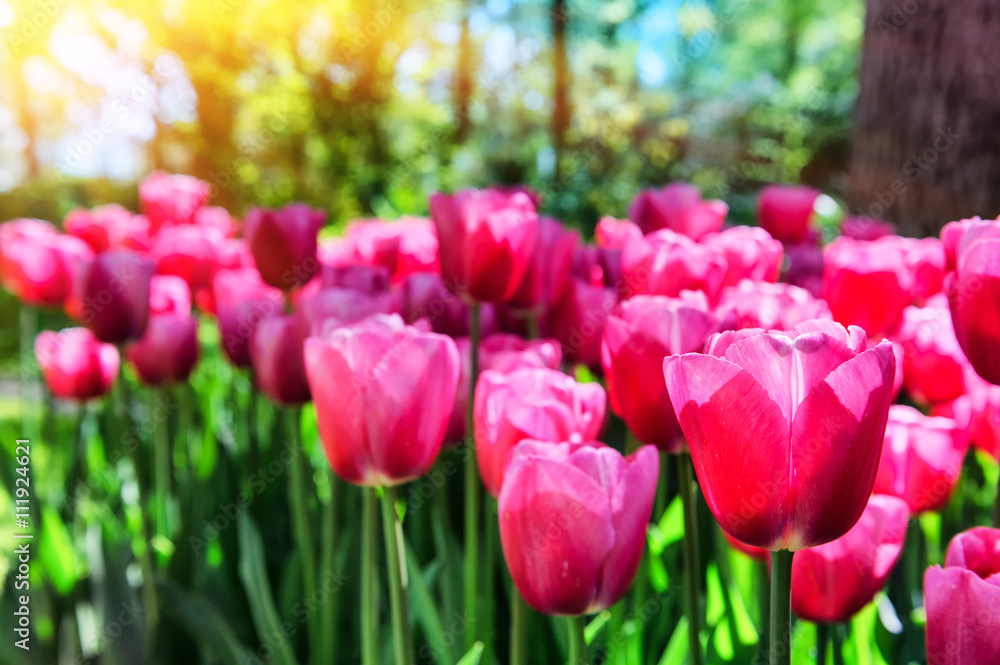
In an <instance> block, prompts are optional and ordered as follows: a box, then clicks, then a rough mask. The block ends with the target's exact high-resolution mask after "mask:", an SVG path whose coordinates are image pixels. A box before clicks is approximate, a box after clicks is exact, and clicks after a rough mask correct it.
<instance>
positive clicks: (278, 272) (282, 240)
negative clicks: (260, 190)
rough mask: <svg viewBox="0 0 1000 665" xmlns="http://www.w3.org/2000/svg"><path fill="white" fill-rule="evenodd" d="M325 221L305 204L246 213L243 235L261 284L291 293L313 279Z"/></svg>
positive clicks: (259, 209) (316, 270) (324, 218)
mask: <svg viewBox="0 0 1000 665" xmlns="http://www.w3.org/2000/svg"><path fill="white" fill-rule="evenodd" d="M325 221H326V213H325V212H324V211H322V210H316V209H313V208H310V207H309V206H308V205H306V204H304V203H293V204H291V205H287V206H285V207H284V208H280V209H278V210H266V209H263V208H251V209H250V210H248V211H247V214H246V221H245V222H244V225H243V235H244V237H245V238H246V239H247V241H248V242H249V243H250V252H251V253H252V254H253V258H254V262H255V263H256V264H257V269H258V270H259V271H260V276H261V277H263V278H264V281H265V282H267V283H268V284H270V285H271V286H274V287H276V288H279V289H281V290H282V291H291V290H293V289H297V288H299V287H301V286H303V285H304V284H305V283H306V282H308V281H309V280H310V279H312V278H313V275H315V274H316V273H317V272H318V271H319V267H320V266H319V260H318V259H317V238H318V236H319V230H320V228H321V227H322V226H323V223H324V222H325Z"/></svg>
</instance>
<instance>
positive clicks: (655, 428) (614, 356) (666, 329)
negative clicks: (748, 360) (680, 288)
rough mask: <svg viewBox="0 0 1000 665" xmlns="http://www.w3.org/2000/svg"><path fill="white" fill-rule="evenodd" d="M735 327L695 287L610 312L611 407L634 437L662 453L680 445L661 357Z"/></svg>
mask: <svg viewBox="0 0 1000 665" xmlns="http://www.w3.org/2000/svg"><path fill="white" fill-rule="evenodd" d="M733 327H735V318H734V316H733V315H732V314H731V313H729V314H720V313H718V312H716V311H714V310H713V309H712V307H711V306H710V305H709V304H708V299H707V298H706V297H705V294H704V293H701V292H698V291H684V292H682V293H681V296H680V297H678V298H668V297H666V296H635V297H634V298H630V299H628V300H626V301H624V302H622V303H621V304H620V305H619V306H618V309H617V311H616V312H613V313H612V314H611V316H609V317H608V322H607V324H606V325H605V327H604V336H603V338H602V340H601V366H602V367H603V368H604V375H605V376H606V377H607V385H608V396H609V398H610V400H611V408H612V409H613V410H614V412H615V413H617V414H618V415H619V416H621V417H622V418H623V419H624V420H625V424H626V425H628V427H629V429H630V430H632V432H633V433H634V434H635V436H636V438H638V439H639V440H640V441H642V442H643V443H648V444H652V445H655V446H656V447H657V448H659V449H660V450H663V451H665V452H670V453H677V452H680V451H681V450H682V449H683V447H684V444H683V440H682V439H681V438H680V427H679V426H678V425H677V419H676V418H675V417H674V410H673V407H672V406H671V404H670V397H669V396H668V395H667V387H666V386H665V385H664V383H663V381H662V377H663V374H662V372H663V368H662V364H663V358H664V357H665V356H669V355H673V354H675V353H691V352H693V351H701V350H702V349H703V348H704V347H705V340H707V339H708V337H709V335H712V334H713V333H716V332H720V331H722V330H727V329H730V328H733ZM535 438H540V437H535Z"/></svg>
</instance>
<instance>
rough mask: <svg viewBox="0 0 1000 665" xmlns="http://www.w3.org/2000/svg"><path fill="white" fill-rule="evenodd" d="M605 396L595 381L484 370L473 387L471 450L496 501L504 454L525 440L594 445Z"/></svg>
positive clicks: (529, 371) (556, 374) (532, 372)
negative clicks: (472, 441)
mask: <svg viewBox="0 0 1000 665" xmlns="http://www.w3.org/2000/svg"><path fill="white" fill-rule="evenodd" d="M606 406H607V395H605V393H604V389H603V388H601V386H600V384H598V383H577V382H576V381H575V380H574V379H573V378H572V377H570V376H567V375H565V374H563V373H562V372H560V371H558V370H553V369H537V368H526V369H516V370H514V371H512V372H509V373H504V372H501V371H497V370H487V371H485V372H483V373H482V374H480V375H479V382H478V383H477V384H476V407H475V423H476V426H475V430H474V434H475V443H476V445H475V447H476V460H477V461H478V463H479V474H480V475H481V476H482V478H483V484H484V485H485V486H486V490H487V491H488V492H489V493H490V494H491V495H492V496H493V497H494V498H496V497H497V496H498V495H499V494H500V488H501V487H502V486H503V478H504V467H505V465H506V462H507V459H508V457H509V453H510V451H511V450H513V449H514V448H515V446H517V444H518V443H520V442H521V441H522V440H524V439H535V440H537V441H552V442H559V441H594V440H596V439H597V437H598V436H600V434H601V429H602V427H603V426H604V415H605V409H606Z"/></svg>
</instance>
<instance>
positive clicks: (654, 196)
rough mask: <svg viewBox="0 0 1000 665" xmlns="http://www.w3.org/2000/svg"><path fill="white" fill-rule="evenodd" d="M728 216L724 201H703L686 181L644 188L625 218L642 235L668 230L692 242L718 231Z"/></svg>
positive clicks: (699, 194)
mask: <svg viewBox="0 0 1000 665" xmlns="http://www.w3.org/2000/svg"><path fill="white" fill-rule="evenodd" d="M728 213H729V206H727V205H726V204H725V203H724V202H722V201H719V200H712V201H703V200H702V199H701V192H699V191H698V188H697V187H695V186H694V185H691V184H688V183H686V182H674V183H671V184H669V185H667V186H666V187H664V188H663V189H644V190H642V191H641V192H639V195H638V196H636V197H635V200H634V201H632V205H631V206H630V207H629V217H630V218H631V219H632V221H633V222H635V223H636V224H637V225H638V227H639V228H640V229H641V230H642V232H643V233H646V234H649V233H652V232H654V231H659V230H660V229H669V230H671V231H673V232H675V233H680V234H683V235H685V236H687V237H688V238H691V239H693V240H698V239H700V238H701V237H703V236H705V235H707V234H709V233H715V232H716V231H718V230H719V229H721V228H722V224H723V222H725V221H726V215H727V214H728Z"/></svg>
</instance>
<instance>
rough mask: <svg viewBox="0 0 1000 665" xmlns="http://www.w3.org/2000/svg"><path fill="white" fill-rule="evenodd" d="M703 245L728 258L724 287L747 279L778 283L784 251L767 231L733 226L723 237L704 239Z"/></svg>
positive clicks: (724, 232)
mask: <svg viewBox="0 0 1000 665" xmlns="http://www.w3.org/2000/svg"><path fill="white" fill-rule="evenodd" d="M702 243H703V244H705V245H709V246H711V247H715V248H716V249H719V250H721V251H722V253H723V254H724V255H725V257H726V275H725V277H724V278H723V280H722V284H723V286H733V285H735V284H737V283H739V281H740V280H741V279H744V278H749V279H752V280H755V281H763V282H776V281H778V274H779V273H780V272H781V261H782V259H783V258H784V256H785V250H784V249H783V248H782V246H781V243H780V242H778V241H777V240H775V239H774V238H772V237H771V235H770V234H769V233H768V232H767V231H765V230H764V229H762V228H759V227H756V226H733V227H730V228H728V229H726V230H724V231H722V232H721V233H713V234H711V235H708V236H705V237H704V238H702Z"/></svg>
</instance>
